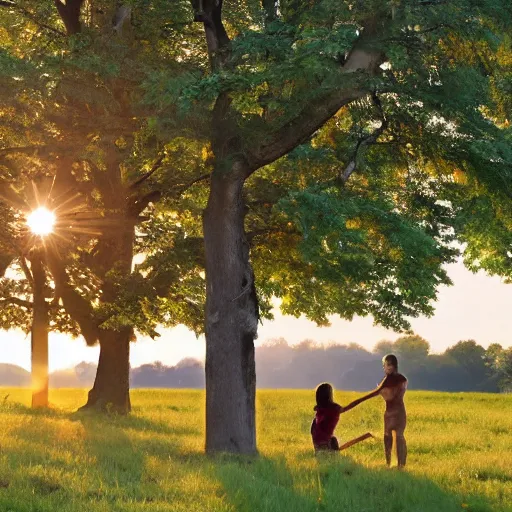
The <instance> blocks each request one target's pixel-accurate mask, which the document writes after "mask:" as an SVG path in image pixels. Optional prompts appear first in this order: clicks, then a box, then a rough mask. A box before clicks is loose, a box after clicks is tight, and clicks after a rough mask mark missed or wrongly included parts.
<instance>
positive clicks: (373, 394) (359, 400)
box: [343, 377, 386, 412]
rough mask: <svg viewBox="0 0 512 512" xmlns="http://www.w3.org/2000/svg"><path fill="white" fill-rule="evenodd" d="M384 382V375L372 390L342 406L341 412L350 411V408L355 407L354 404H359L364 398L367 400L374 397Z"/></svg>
mask: <svg viewBox="0 0 512 512" xmlns="http://www.w3.org/2000/svg"><path fill="white" fill-rule="evenodd" d="M384 382H386V377H384V379H382V381H381V383H380V384H379V385H378V386H377V387H376V388H375V389H374V390H373V391H370V393H368V394H366V395H364V396H362V397H361V398H358V399H357V400H354V401H353V402H350V403H349V404H348V405H347V406H346V407H343V412H347V411H350V409H353V408H354V407H356V405H359V404H361V403H363V402H365V401H366V400H369V399H370V398H373V397H376V396H377V395H378V394H379V393H380V390H381V389H382V388H383V387H384Z"/></svg>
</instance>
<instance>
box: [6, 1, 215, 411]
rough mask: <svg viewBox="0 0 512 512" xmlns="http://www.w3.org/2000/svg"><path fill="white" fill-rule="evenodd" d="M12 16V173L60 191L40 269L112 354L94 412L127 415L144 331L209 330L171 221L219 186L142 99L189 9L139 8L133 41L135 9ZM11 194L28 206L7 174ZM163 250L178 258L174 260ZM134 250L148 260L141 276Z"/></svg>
mask: <svg viewBox="0 0 512 512" xmlns="http://www.w3.org/2000/svg"><path fill="white" fill-rule="evenodd" d="M1 5H2V7H3V8H5V9H2V10H1V11H0V13H1V14H2V32H1V36H2V38H3V50H2V53H1V58H2V59H3V61H4V62H5V63H6V66H4V67H3V69H2V72H3V74H2V79H3V81H4V82H5V86H6V87H5V89H3V90H2V108H3V113H4V116H5V117H4V119H3V122H2V129H3V131H4V133H5V134H6V135H7V137H6V138H5V140H3V141H2V142H3V147H1V148H0V158H1V162H0V163H1V165H2V169H6V170H7V169H11V170H12V173H14V174H16V173H17V174H19V175H22V176H24V178H25V181H26V182H27V183H30V181H31V180H32V179H33V178H34V177H37V178H40V177H41V176H43V177H46V178H48V179H49V180H50V182H51V183H53V184H54V185H53V186H52V187H51V189H50V190H49V191H47V194H46V195H45V194H43V193H41V194H40V195H41V196H45V197H44V199H45V202H47V203H48V206H49V207H51V208H52V209H53V210H54V211H55V213H56V216H57V224H58V226H57V229H56V233H55V235H54V236H52V237H51V240H49V243H48V244H46V246H45V250H44V251H42V252H41V253H40V256H41V261H40V262H41V265H40V266H39V267H40V269H41V271H42V272H44V273H45V274H47V275H48V277H49V278H51V282H52V286H53V289H54V295H55V297H54V300H53V301H54V302H55V303H57V304H59V305H60V306H62V308H63V309H64V310H65V312H66V313H67V314H68V315H69V317H70V318H71V319H72V320H73V322H75V323H76V324H77V325H78V327H79V329H80V332H81V334H82V335H83V337H84V338H85V340H86V342H87V343H88V344H95V343H99V345H100V359H99V364H98V371H97V376H96V380H95V384H94V387H93V389H92V390H91V391H90V393H89V398H88V402H87V404H86V406H87V407H93V406H94V407H98V408H101V409H105V410H115V411H118V412H127V411H129V410H130V400H129V343H130V340H133V339H134V330H137V331H138V332H139V333H141V334H146V335H149V336H156V335H157V333H156V331H155V326H156V325H157V324H158V323H162V324H164V325H165V324H167V325H175V324H176V323H180V322H181V323H186V324H187V325H189V326H190V327H191V328H195V329H196V330H197V329H198V325H199V322H200V318H201V305H202V303H203V300H202V295H203V292H202V278H201V275H200V270H201V269H202V267H201V266H199V268H198V265H200V262H201V250H200V247H199V245H198V238H197V236H194V233H193V231H192V230H191V229H187V230H184V229H180V228H179V220H182V222H185V221H186V215H185V216H184V217H185V219H181V218H180V219H174V222H172V219H173V215H172V211H171V212H169V210H171V209H172V210H173V211H176V210H177V209H178V210H179V208H177V207H176V203H177V202H179V201H181V200H185V201H186V200H187V193H188V191H189V189H191V188H193V187H194V186H195V185H196V184H198V185H200V184H201V182H202V181H203V180H204V179H205V178H206V177H207V175H206V176H204V175H201V174H199V172H203V168H202V166H201V165H200V164H202V162H203V156H202V152H201V145H200V144H199V145H198V142H197V139H193V140H190V138H187V137H186V132H187V130H188V129H189V127H188V126H177V125H173V124H172V123H171V122H169V121H168V123H167V131H166V132H165V135H163V136H162V135H161V134H160V133H158V132H157V130H156V129H155V128H154V127H152V125H151V118H150V115H149V114H148V111H147V109H146V110H145V109H144V105H143V104H142V102H141V101H140V99H141V89H140V82H143V81H144V80H145V79H147V77H148V76H149V75H151V74H153V73H155V72H156V70H157V69H158V68H159V67H160V66H162V65H163V64H164V63H170V64H173V63H174V60H172V55H173V51H174V50H173V44H174V41H171V42H170V43H169V44H168V45H162V46H161V47H160V52H157V55H154V54H153V52H152V51H151V47H154V46H156V45H158V44H159V43H158V41H159V37H160V35H161V32H162V31H163V30H164V29H165V27H164V24H165V20H167V19H169V18H174V17H175V14H176V15H178V16H179V13H180V9H181V8H180V7H179V6H178V7H173V6H167V5H166V3H165V2H161V3H160V4H159V6H158V11H157V12H155V11H154V10H147V9H146V10H145V11H142V10H141V11H140V13H141V15H142V14H143V16H142V17H141V18H139V19H138V20H137V21H138V22H139V23H141V24H142V29H141V30H139V32H138V33H137V34H134V33H133V31H132V30H131V21H130V9H129V8H128V7H127V6H121V7H119V6H118V5H117V3H116V2H109V1H105V2H94V5H93V3H92V2H83V1H80V0H75V1H68V2H66V3H64V2H60V1H56V2H41V3H39V4H38V5H37V6H34V5H33V4H32V3H30V2H23V1H21V2H5V3H2V4H1ZM162 12H164V13H165V16H161V15H162ZM112 20H114V21H112ZM20 26H21V27H23V30H24V31H25V33H26V34H27V36H26V37H25V38H19V37H18V34H19V27H20ZM14 27H16V28H14ZM149 27H150V28H149ZM139 29H140V26H139ZM178 67H179V66H178ZM9 113H10V114H11V115H10V116H8V115H7V114H9ZM3 184H4V185H5V187H4V189H5V190H8V189H11V192H13V194H14V195H16V190H12V188H13V180H12V179H11V178H10V177H9V176H5V180H4V183H3ZM36 188H37V185H36ZM5 200H6V201H5V203H6V204H7V205H9V206H10V207H11V208H13V206H15V205H13V204H12V201H11V200H10V198H9V197H6V198H5ZM158 201H162V203H163V204H164V206H162V208H161V209H160V210H159V211H156V207H155V206H154V205H155V204H156V203H157V202H158ZM189 209H190V206H189ZM143 212H145V214H144V215H142V213H143ZM23 213H24V212H22V214H23ZM153 213H155V215H154V218H153V217H152V214H153ZM176 224H178V226H176ZM165 228H170V229H169V231H168V232H167V233H165V236H162V237H160V238H159V237H158V236H157V235H156V233H158V232H159V231H158V230H162V229H165ZM150 230H151V233H149V231H150ZM162 240H163V241H165V242H166V243H167V244H168V245H169V244H173V247H172V248H171V247H165V248H164V249H165V250H164V249H163V248H162V247H161V246H159V241H162ZM136 251H140V252H141V253H144V255H145V256H146V257H147V258H146V262H145V263H144V264H143V265H142V266H140V267H138V268H135V269H132V267H133V264H134V263H133V257H134V254H135V252H136ZM6 257H7V255H6ZM7 259H8V258H7ZM11 261H12V260H11ZM177 261H179V262H180V263H181V265H180V266H179V267H178V266H177V265H174V266H173V264H174V263H175V262H177ZM164 270H167V272H166V273H165V272H164ZM143 277H144V279H143ZM178 278H179V279H178ZM178 301H179V305H176V302H178Z"/></svg>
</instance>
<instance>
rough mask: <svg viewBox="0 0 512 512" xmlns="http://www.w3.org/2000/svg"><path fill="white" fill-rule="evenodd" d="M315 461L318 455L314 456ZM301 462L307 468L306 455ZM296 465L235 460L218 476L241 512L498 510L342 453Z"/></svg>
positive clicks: (482, 501) (481, 500) (218, 468)
mask: <svg viewBox="0 0 512 512" xmlns="http://www.w3.org/2000/svg"><path fill="white" fill-rule="evenodd" d="M311 457H312V458H314V455H311ZM297 462H298V463H299V464H304V462H305V461H304V457H302V458H301V460H300V461H297ZM293 466H294V461H293V460H291V461H290V460H288V461H287V460H286V459H285V458H284V457H281V458H279V459H274V458H273V459H269V458H264V457H260V458H258V459H253V460H250V459H247V460H245V461H244V460H240V459H239V458H232V459H231V461H229V460H228V459H225V460H224V462H222V463H220V464H217V465H215V477H216V478H218V479H219V480H220V481H221V482H222V485H223V487H224V489H225V492H226V498H227V499H228V500H229V502H230V503H231V504H232V505H233V507H234V508H235V510H236V511H237V512H245V511H247V512H249V511H250V512H259V511H272V512H313V511H332V512H334V511H350V512H416V511H417V512H452V511H453V512H455V511H457V512H460V511H462V510H466V511H469V512H493V511H494V510H495V509H494V508H493V506H492V504H491V503H489V501H488V500H487V499H486V498H485V497H484V496H480V495H472V496H471V497H469V498H468V499H467V500H466V501H465V502H463V501H462V499H461V497H460V496H457V495H456V494H454V493H450V492H447V491H446V490H444V489H441V488H440V487H439V486H438V485H436V484H435V483H434V482H433V481H431V480H430V479H428V478H425V477H422V476H418V475H414V474H411V473H408V472H407V471H397V470H393V469H391V470H389V469H387V468H382V469H371V468H367V467H365V466H362V465H359V464H357V463H356V462H354V461H353V460H352V459H350V458H349V457H346V456H341V455H339V454H333V455H332V456H329V455H328V456H324V457H319V458H316V459H315V460H314V462H312V464H311V465H309V466H308V468H307V469H304V467H302V468H301V469H300V470H298V471H297V470H294V467H293Z"/></svg>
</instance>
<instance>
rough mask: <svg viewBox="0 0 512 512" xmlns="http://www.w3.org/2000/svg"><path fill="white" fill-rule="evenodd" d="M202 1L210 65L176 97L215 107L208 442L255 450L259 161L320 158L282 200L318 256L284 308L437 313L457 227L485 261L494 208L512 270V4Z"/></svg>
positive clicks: (498, 247)
mask: <svg viewBox="0 0 512 512" xmlns="http://www.w3.org/2000/svg"><path fill="white" fill-rule="evenodd" d="M195 6H196V14H195V19H196V20H197V21H199V22H201V23H202V24H203V27H204V35H205V45H206V46H207V49H208V55H209V62H210V70H209V72H206V71H205V70H202V77H200V78H199V79H198V80H196V81H195V82H194V83H193V84H192V85H189V86H188V87H184V88H183V91H182V94H181V99H182V100H183V101H187V102H189V103H190V101H191V97H192V100H195V101H204V102H206V103H207V104H210V105H211V146H212V151H213V154H214V164H213V165H214V170H213V173H212V177H211V182H210V194H209V198H208V205H207V207H206V209H205V213H204V222H203V228H204V242H205V255H206V281H207V283H206V293H207V299H206V314H205V331H206V345H207V354H206V386H207V397H206V426H207V433H206V449H207V450H208V451H219V450H226V451H234V452H243V453H252V452H254V451H255V450H256V438H255V416H254V414H255V407H254V399H255V372H254V338H255V337H256V332H257V323H258V318H259V308H258V299H257V293H256V286H255V284H257V283H255V279H254V272H253V267H252V265H251V255H250V245H249V242H250V239H249V238H248V233H247V229H246V227H247V225H246V213H247V209H246V204H245V197H244V185H245V184H246V183H247V182H249V180H250V179H256V178H254V177H255V176H256V174H255V173H256V172H257V171H259V170H260V169H263V168H266V169H270V170H268V173H269V174H268V175H270V176H272V173H273V172H276V173H277V170H276V169H278V168H280V167H281V166H282V165H286V163H283V162H282V160H280V159H285V160H286V161H288V162H289V164H290V165H294V166H295V167H296V169H297V170H298V171H300V169H301V162H303V161H304V160H307V162H308V164H307V165H308V167H309V170H308V171H306V172H304V173H303V174H305V175H306V178H305V179H304V181H303V183H302V184H300V183H297V182H295V190H291V191H289V192H292V193H290V194H289V197H288V199H287V200H283V201H281V206H282V211H283V213H284V214H285V215H287V216H288V217H289V219H290V221H291V222H292V223H293V222H295V225H296V226H297V228H298V231H299V232H301V234H302V237H303V240H304V243H303V244H292V245H291V247H290V248H288V249H287V251H289V253H290V255H291V256H293V251H294V249H296V248H297V249H298V250H299V251H301V254H302V260H301V261H302V262H303V263H304V262H306V263H307V265H299V269H300V270H299V272H303V273H301V274H300V277H301V280H300V283H301V285H302V286H301V288H299V287H298V286H297V287H296V288H295V292H293V293H287V296H288V298H289V299H290V300H289V304H288V305H285V307H286V308H288V310H289V311H290V312H294V313H298V312H299V311H300V309H301V308H302V309H303V310H306V311H307V312H310V313H311V314H312V315H313V316H314V315H315V310H316V312H317V316H318V317H319V318H322V317H323V316H322V315H323V314H322V313H321V312H320V313H319V312H318V310H319V309H322V306H323V305H326V304H328V305H329V307H328V308H326V310H327V311H328V312H337V313H339V314H341V315H343V316H345V317H349V318H350V317H351V316H352V315H353V314H355V313H359V314H368V313H372V314H373V315H374V317H375V319H376V321H378V322H381V323H384V324H385V325H390V326H394V327H398V328H404V327H405V328H406V327H407V320H406V317H407V316H414V315H417V314H420V313H427V314H429V313H431V311H432V306H431V304H430V302H431V300H432V299H433V298H434V297H435V290H436V288H437V286H438V285H439V284H441V283H449V280H448V278H447V276H446V274H445V272H444V271H443V269H442V264H443V263H445V262H448V261H452V259H453V257H454V255H455V253H456V252H457V251H456V249H454V248H453V247H451V246H450V243H451V242H453V239H454V237H455V236H459V239H460V240H464V241H466V242H468V249H467V251H468V252H467V253H468V258H470V257H473V258H474V259H478V264H480V265H482V266H484V267H485V266H486V261H485V260H484V259H482V252H481V251H480V249H483V247H482V244H480V242H479V241H477V240H478V239H479V237H480V235H481V234H482V233H484V232H485V230H484V227H483V225H482V224H483V223H487V222H489V221H490V220H491V219H494V220H492V222H493V223H494V224H496V229H493V231H492V233H489V235H488V237H487V240H486V245H487V247H486V249H487V251H488V250H489V249H490V248H492V249H491V250H493V251H495V253H494V255H493V256H492V257H490V258H489V260H488V261H489V262H490V264H491V266H492V265H494V268H496V267H497V265H496V263H495V262H496V261H497V260H499V264H500V265H501V268H500V269H499V271H500V272H502V273H506V272H509V271H510V244H509V241H508V240H509V236H510V235H509V233H510V230H507V231H506V233H507V234H506V235H501V234H499V232H498V224H499V225H500V226H501V227H503V226H502V224H503V223H505V222H508V221H507V219H510V201H509V196H510V185H511V180H510V178H511V161H512V159H511V157H512V154H511V151H510V144H509V143H508V141H507V139H508V137H509V134H508V130H507V129H506V128H505V127H503V126H500V125H499V123H498V122H497V119H496V117H495V116H494V115H493V113H494V112H497V110H498V109H497V103H498V102H497V101H496V97H503V93H504V91H503V89H501V90H500V87H502V84H501V83H499V80H498V79H497V78H498V73H496V72H495V68H499V67H500V66H502V65H505V66H507V65H509V64H507V62H509V61H507V59H502V61H501V62H499V58H498V57H497V56H498V55H499V53H500V51H501V52H502V53H503V52H507V51H508V50H507V37H506V36H507V35H510V28H511V26H510V21H509V20H510V19H511V14H512V13H511V9H512V7H511V6H510V3H509V2H506V1H498V2H484V3H482V2H473V1H470V0H468V1H466V2H462V3H461V2H430V1H424V2H422V1H417V0H409V1H402V2H397V3H396V4H393V5H390V4H389V3H385V2H381V1H369V2H356V3H348V2H347V3H345V2H332V1H331V0H318V1H315V2H305V1H304V2H302V1H300V0H299V1H297V0H293V1H292V0H291V1H286V2H285V1H282V2H279V3H277V2H263V5H262V6H261V5H259V4H258V3H256V2H250V1H248V2H245V3H233V4H230V3H223V2H222V0H204V1H202V2H197V3H195ZM241 12H243V16H240V14H241ZM168 80H169V82H170V83H172V82H173V80H172V77H170V76H169V78H168ZM460 84H464V88H463V89H461V88H460ZM302 165H303V164H302ZM326 170H330V171H331V172H330V179H326ZM319 171H321V172H320V173H319V174H317V175H316V176H315V173H316V172H319ZM261 172H263V173H264V174H265V173H266V172H267V171H265V170H263V171H261ZM308 174H309V176H315V177H316V178H317V180H318V181H317V183H316V184H313V183H311V181H313V180H311V179H310V180H308ZM308 181H309V183H308ZM308 185H309V186H308ZM248 195H249V192H248ZM470 205H474V206H473V207H472V206H470ZM468 206H469V208H470V212H474V216H475V217H474V218H475V219H476V220H475V221H474V222H471V219H468V216H467V213H468V212H467V210H466V209H467V208H468ZM498 210H499V213H498ZM464 214H465V215H466V217H465V218H464ZM280 241H281V243H290V240H289V239H287V238H286V237H285V236H283V237H281V240H280ZM281 250H283V248H282V249H281ZM498 252H499V254H498ZM278 254H279V253H278ZM267 256H268V257H270V258H274V253H273V254H272V256H270V255H269V254H268V253H267ZM503 258H505V260H503ZM254 261H255V263H256V259H255V260H254ZM308 267H309V269H308ZM255 269H256V271H257V272H258V268H257V267H255ZM267 277H268V276H267ZM271 277H272V278H274V279H272V278H271V279H269V280H268V281H266V282H262V283H261V286H262V288H263V290H265V289H268V288H269V287H273V290H275V291H277V293H278V294H279V291H281V292H282V287H281V289H280V286H279V284H280V282H279V281H280V278H279V276H277V278H276V276H275V274H274V275H272V276H271ZM292 279H293V278H292ZM276 281H277V284H276ZM322 285H325V288H324V286H322ZM340 291H341V293H339V292H340ZM329 292H332V293H333V294H334V296H333V295H329ZM337 292H338V294H337ZM290 295H291V297H290ZM304 295H305V296H306V297H305V298H304V297H303V296H304ZM293 296H295V297H300V299H296V298H295V299H294V298H293ZM329 299H331V300H329ZM290 302H291V303H294V305H295V307H292V306H291V305H290ZM323 318H325V317H323Z"/></svg>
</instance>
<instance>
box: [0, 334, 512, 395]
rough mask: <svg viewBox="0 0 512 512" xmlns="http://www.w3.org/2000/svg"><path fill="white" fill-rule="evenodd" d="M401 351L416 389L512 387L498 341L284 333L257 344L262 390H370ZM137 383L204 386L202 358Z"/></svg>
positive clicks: (3, 374) (74, 383) (22, 378)
mask: <svg viewBox="0 0 512 512" xmlns="http://www.w3.org/2000/svg"><path fill="white" fill-rule="evenodd" d="M388 353H394V354H396V355H397V356H398V358H399V366H400V368H399V369H400V371H401V372H402V373H404V374H405V375H406V376H407V377H408V379H409V388H410V389H425V390H437V391H484V392H490V393H496V392H500V391H509V390H511V389H512V348H509V349H503V348H502V347H501V345H499V344H497V343H494V344H492V345H490V346H489V347H488V348H487V349H484V348H483V347H482V346H480V345H478V344H477V343H476V342H475V341H474V340H466V341H459V342H458V343H456V344H455V345H453V346H452V347H450V348H448V349H447V350H446V351H445V352H444V353H443V354H430V345H429V343H428V342H427V341H426V340H424V339H423V338H421V337H419V336H403V337H401V338H399V339H398V340H396V341H395V342H391V341H381V342H379V343H377V345H376V346H375V347H374V349H373V351H372V352H369V351H367V350H366V349H364V348H363V347H361V346H360V345H357V344H350V345H338V344H332V345H320V344H317V343H315V342H314V341H311V340H305V341H303V342H302V343H299V344H298V345H289V344H288V343H287V342H286V340H285V339H283V338H279V339H274V340H269V341H267V342H266V343H264V344H263V345H262V346H260V347H258V348H256V374H257V384H258V387H259V388H309V389H312V388H314V387H316V386H317V385H318V384H319V383H320V382H324V381H328V382H331V383H332V384H333V385H334V386H335V387H336V388H337V389H344V390H353V391H363V390H368V389H371V388H373V387H374V386H375V385H376V384H377V383H378V381H379V380H380V378H381V375H382V364H381V358H382V356H383V355H385V354H388ZM95 374H96V365H94V364H91V363H80V364H79V365H77V366H75V368H73V369H71V370H61V371H57V372H54V373H52V374H51V376H50V386H51V387H55V388H58V387H90V386H92V384H93V382H94V376H95ZM130 379H131V386H132V387H133V388H203V387H204V384H205V380H204V367H203V364H202V362H200V361H198V360H196V359H192V358H187V359H183V360H182V361H180V362H179V363H178V364H177V365H176V366H165V365H163V364H162V363H160V362H156V363H152V364H145V365H142V366H139V367H137V368H133V369H132V370H131V374H130ZM29 385H30V374H29V373H28V372H27V371H26V370H24V369H23V368H20V367H18V366H15V365H8V364H0V386H29Z"/></svg>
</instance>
